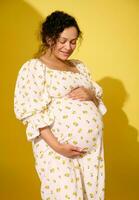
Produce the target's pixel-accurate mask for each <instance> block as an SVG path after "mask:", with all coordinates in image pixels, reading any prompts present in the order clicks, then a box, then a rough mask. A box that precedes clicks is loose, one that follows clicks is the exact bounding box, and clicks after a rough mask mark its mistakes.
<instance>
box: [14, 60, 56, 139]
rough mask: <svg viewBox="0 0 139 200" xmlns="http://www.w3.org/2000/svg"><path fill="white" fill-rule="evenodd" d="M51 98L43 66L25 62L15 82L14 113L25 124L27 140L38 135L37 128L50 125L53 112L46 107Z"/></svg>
mask: <svg viewBox="0 0 139 200" xmlns="http://www.w3.org/2000/svg"><path fill="white" fill-rule="evenodd" d="M51 100H52V99H51V97H50V95H49V93H48V91H47V87H46V81H45V69H44V67H43V66H42V65H41V64H40V63H37V62H36V61H34V60H29V61H27V62H25V63H24V64H23V65H22V67H21V69H20V70H19V73H18V76H17V80H16V84H15V93H14V113H15V115H16V118H17V119H19V120H21V121H22V122H23V124H24V125H27V127H26V135H27V140H28V141H32V140H33V139H35V138H36V137H37V136H39V135H40V132H39V128H42V127H45V126H50V125H51V124H52V123H53V122H54V114H53V112H52V111H50V109H49V107H48V106H49V104H50V103H51Z"/></svg>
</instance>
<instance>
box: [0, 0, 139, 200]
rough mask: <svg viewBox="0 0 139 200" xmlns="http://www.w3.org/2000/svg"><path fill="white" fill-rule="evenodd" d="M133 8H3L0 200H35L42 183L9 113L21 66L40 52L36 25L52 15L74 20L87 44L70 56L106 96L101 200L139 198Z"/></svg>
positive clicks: (58, 3)
mask: <svg viewBox="0 0 139 200" xmlns="http://www.w3.org/2000/svg"><path fill="white" fill-rule="evenodd" d="M138 3H139V2H138V1H137V0H136V1H135V0H116V1H114V0H113V1H112V0H105V1H104V0H82V1H81V0H80V1H79V0H39V1H38V0H26V1H21V0H12V1H10V0H9V1H8V0H5V1H1V3H0V8H1V10H0V27H1V37H0V46H1V51H0V54H1V63H0V64H1V73H0V74H1V78H0V80H1V90H0V91H1V98H0V100H1V103H0V106H1V109H0V110H1V139H0V141H1V144H0V148H1V156H0V167H1V169H0V173H1V175H0V177H1V181H0V198H1V199H2V200H9V199H10V200H25V199H26V200H39V199H40V188H39V184H40V183H39V179H38V176H37V174H36V171H35V169H34V159H33V154H32V149H31V143H29V142H27V140H26V136H25V127H24V126H23V125H22V123H21V122H19V121H18V120H16V118H15V115H14V112H13V95H14V87H15V81H16V78H17V73H18V71H19V69H20V67H21V65H22V64H23V63H24V62H25V61H26V60H27V59H29V58H31V57H32V55H33V53H35V52H36V51H37V47H38V39H37V38H38V30H39V25H40V23H41V20H42V19H44V17H45V16H46V15H48V14H50V13H51V12H52V11H54V10H64V11H66V12H68V13H69V14H71V15H73V16H74V17H76V19H77V21H78V23H79V26H80V28H81V30H82V31H83V33H84V35H83V37H84V40H83V42H82V45H81V46H80V47H79V49H78V48H77V50H76V51H75V53H74V54H73V55H72V57H73V58H78V59H81V60H82V61H84V62H85V63H86V64H87V66H88V68H89V69H90V71H91V74H92V77H93V78H94V79H95V80H96V81H98V83H100V85H101V86H102V87H103V89H104V102H105V104H106V106H107V108H108V112H107V114H106V115H105V117H104V123H105V131H104V147H105V160H106V164H105V165H106V200H136V199H137V196H139V189H138V186H139V184H138V183H139V135H138V130H139V117H137V114H138V113H139V106H138V101H139V92H138V91H139V89H138V87H139V78H138V72H139V66H138V64H139V62H138V61H139V60H138V58H137V56H138V55H137V53H138V51H137V47H138V38H137V21H138V16H137V8H138Z"/></svg>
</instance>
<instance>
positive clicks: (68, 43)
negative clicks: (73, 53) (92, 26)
mask: <svg viewBox="0 0 139 200" xmlns="http://www.w3.org/2000/svg"><path fill="white" fill-rule="evenodd" d="M65 48H66V49H67V50H70V49H71V44H70V42H66V44H65Z"/></svg>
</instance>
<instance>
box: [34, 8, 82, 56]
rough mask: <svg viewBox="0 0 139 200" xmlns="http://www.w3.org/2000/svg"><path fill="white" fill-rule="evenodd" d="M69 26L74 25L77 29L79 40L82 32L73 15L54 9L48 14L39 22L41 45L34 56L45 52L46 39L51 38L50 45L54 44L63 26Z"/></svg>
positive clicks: (47, 44) (47, 45)
mask: <svg viewBox="0 0 139 200" xmlns="http://www.w3.org/2000/svg"><path fill="white" fill-rule="evenodd" d="M71 26H74V27H75V28H76V29H77V33H78V38H79V39H80V42H81V40H82V32H81V30H80V29H79V26H78V24H77V21H76V20H75V18H74V17H73V16H71V15H69V14H67V13H65V12H63V11H55V12H52V13H51V14H50V15H48V16H47V17H46V20H45V21H44V22H43V23H42V24H41V31H40V39H41V45H40V47H39V50H38V52H37V53H36V54H35V55H34V57H39V56H40V55H43V54H45V52H46V50H47V49H48V48H49V47H50V45H49V43H48V40H49V39H51V40H52V42H53V44H52V45H53V46H54V45H55V44H56V42H57V39H58V38H59V36H60V33H61V32H63V31H64V29H65V28H69V27H71ZM51 47H52V46H51Z"/></svg>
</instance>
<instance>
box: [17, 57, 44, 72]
mask: <svg viewBox="0 0 139 200" xmlns="http://www.w3.org/2000/svg"><path fill="white" fill-rule="evenodd" d="M29 71H30V72H31V71H33V72H35V71H36V73H37V72H39V73H40V72H41V71H43V66H42V64H41V63H40V62H39V61H38V59H36V58H30V59H28V60H26V61H25V62H24V63H22V64H21V67H20V70H19V73H23V72H29Z"/></svg>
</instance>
